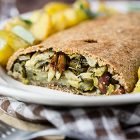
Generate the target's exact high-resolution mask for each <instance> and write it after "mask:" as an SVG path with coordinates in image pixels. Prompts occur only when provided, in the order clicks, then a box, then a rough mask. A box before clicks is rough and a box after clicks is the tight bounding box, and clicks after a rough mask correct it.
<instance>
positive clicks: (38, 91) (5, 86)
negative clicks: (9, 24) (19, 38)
mask: <svg viewBox="0 0 140 140" xmlns="http://www.w3.org/2000/svg"><path fill="white" fill-rule="evenodd" d="M30 14H31V13H29V14H25V15H24V17H28V16H30ZM5 22H6V21H4V22H1V23H0V28H2V27H3V24H4V23H5ZM0 94H2V95H5V96H11V97H14V98H16V99H18V100H20V101H25V102H30V103H37V104H44V105H55V106H103V105H121V104H127V103H138V102H140V93H136V94H124V95H112V96H81V95H73V94H69V93H65V92H61V91H57V90H51V89H48V88H42V87H37V86H30V85H23V84H22V83H20V82H18V81H16V80H14V79H12V78H11V77H9V76H8V75H7V74H6V72H5V70H4V69H2V68H1V67H0Z"/></svg>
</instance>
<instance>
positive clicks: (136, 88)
mask: <svg viewBox="0 0 140 140" xmlns="http://www.w3.org/2000/svg"><path fill="white" fill-rule="evenodd" d="M133 92H140V79H139V80H138V82H137V84H136V87H135V88H134V91H133Z"/></svg>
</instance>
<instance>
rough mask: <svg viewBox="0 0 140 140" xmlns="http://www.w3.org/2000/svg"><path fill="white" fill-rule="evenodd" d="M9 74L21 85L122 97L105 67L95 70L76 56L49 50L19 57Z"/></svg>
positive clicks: (91, 62)
mask: <svg viewBox="0 0 140 140" xmlns="http://www.w3.org/2000/svg"><path fill="white" fill-rule="evenodd" d="M9 74H10V75H12V76H13V77H14V78H16V79H19V80H21V81H22V82H23V83H25V84H33V83H36V84H37V85H40V86H43V85H47V84H53V85H57V86H66V87H67V88H73V89H75V90H76V91H77V90H78V91H79V93H84V92H88V93H92V92H96V93H98V94H106V95H111V94H123V93H125V90H124V88H123V87H122V86H121V85H120V84H119V82H118V81H116V80H115V79H113V78H112V77H113V76H112V74H110V73H109V72H108V68H107V66H99V65H98V63H97V61H96V60H94V59H91V58H88V57H86V58H85V57H84V56H82V55H80V54H65V53H63V52H55V51H53V50H52V49H49V50H47V51H45V52H36V53H33V54H26V55H21V56H19V57H18V59H17V60H16V62H15V64H14V65H13V67H12V69H11V71H10V72H9Z"/></svg>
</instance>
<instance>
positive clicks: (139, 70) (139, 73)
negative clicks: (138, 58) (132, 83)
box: [138, 67, 140, 79]
mask: <svg viewBox="0 0 140 140" xmlns="http://www.w3.org/2000/svg"><path fill="white" fill-rule="evenodd" d="M138 78H139V79H140V67H139V69H138Z"/></svg>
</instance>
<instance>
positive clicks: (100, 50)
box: [7, 13, 140, 95]
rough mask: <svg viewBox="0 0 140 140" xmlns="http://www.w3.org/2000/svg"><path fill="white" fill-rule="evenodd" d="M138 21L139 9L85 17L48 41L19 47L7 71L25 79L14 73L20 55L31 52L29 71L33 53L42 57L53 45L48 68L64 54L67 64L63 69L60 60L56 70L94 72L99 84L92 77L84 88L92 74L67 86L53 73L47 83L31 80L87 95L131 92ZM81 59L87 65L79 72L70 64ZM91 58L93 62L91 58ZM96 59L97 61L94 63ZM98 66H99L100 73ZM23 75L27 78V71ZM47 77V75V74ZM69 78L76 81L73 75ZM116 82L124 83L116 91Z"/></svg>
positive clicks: (138, 61)
mask: <svg viewBox="0 0 140 140" xmlns="http://www.w3.org/2000/svg"><path fill="white" fill-rule="evenodd" d="M139 25H140V13H130V14H121V15H120V14H119V15H116V16H113V17H108V18H100V19H97V20H90V21H86V22H84V23H81V24H80V25H77V26H75V27H73V28H71V29H67V30H65V31H62V32H59V33H57V34H55V35H53V36H51V37H50V38H48V39H47V40H46V41H45V42H43V43H41V44H39V45H36V46H32V47H29V48H27V49H20V50H18V51H17V52H16V53H15V54H14V55H13V56H12V57H11V58H10V59H9V61H8V64H7V71H8V73H9V74H10V75H11V76H13V77H14V78H16V79H18V80H20V81H22V78H21V77H20V76H17V75H16V76H15V75H14V74H13V67H14V65H15V63H17V60H18V59H19V57H20V56H24V55H28V54H31V55H30V57H29V59H28V60H26V62H25V64H23V65H24V68H25V71H26V69H28V70H29V69H30V66H31V64H32V63H33V62H32V61H30V60H31V59H32V60H33V58H34V57H39V56H38V54H39V55H40V54H41V53H44V52H49V51H50V49H51V51H50V52H51V55H52V56H50V58H49V61H48V62H47V66H48V65H49V68H50V66H52V67H53V68H54V67H55V66H54V63H53V62H52V59H53V60H54V58H55V57H54V55H56V57H57V64H58V60H59V58H60V60H61V58H63V57H64V58H65V59H66V64H65V65H64V63H63V64H61V63H60V66H61V68H62V67H63V69H61V68H60V69H59V67H58V65H59V64H58V65H57V66H56V67H55V68H54V71H55V72H56V71H58V72H59V73H60V75H61V76H62V75H63V74H64V75H65V76H66V75H67V71H68V72H69V71H70V72H73V73H74V74H75V76H77V77H78V78H79V77H80V78H81V77H82V76H83V73H88V74H89V73H90V74H91V73H92V74H93V75H92V76H91V75H90V76H91V77H92V78H93V79H94V78H96V80H97V81H98V84H97V83H96V82H95V81H94V80H93V83H94V84H93V86H90V87H89V84H88V88H87V87H86V88H85V85H84V89H83V86H81V82H85V81H86V83H87V81H88V82H89V79H90V82H89V83H90V84H91V79H92V78H91V77H88V78H89V79H88V78H87V77H86V78H85V77H84V78H83V77H82V78H81V79H80V80H79V81H78V80H77V81H78V82H76V83H75V85H77V84H78V86H75V85H73V84H71V83H70V84H69V85H68V86H67V85H61V84H59V85H57V81H58V79H57V78H56V79H57V80H56V81H55V78H54V77H53V80H52V79H51V81H50V80H49V82H48V81H47V82H46V83H45V82H44V83H40V82H39V81H38V80H33V79H32V80H30V82H29V84H34V85H39V86H47V87H48V86H49V87H51V88H53V89H59V90H63V91H65V90H66V89H68V92H73V91H74V92H75V93H82V94H83V93H84V94H86V95H90V94H92V93H94V94H96V93H97V90H98V89H99V91H100V93H101V94H112V93H114V94H123V93H126V92H131V91H132V90H133V88H134V85H135V83H136V81H137V69H138V67H139V66H140V26H139ZM50 52H49V53H50ZM34 53H36V54H34ZM73 54H76V55H77V56H74V57H73ZM60 56H61V57H60ZM32 57H33V58H32ZM67 57H69V58H67ZM81 59H82V60H83V61H86V64H81V63H80V64H81V68H84V70H83V71H82V72H80V73H79V71H78V73H77V71H76V72H75V68H73V67H72V68H71V66H70V64H71V62H74V61H75V60H76V62H79V60H81ZM89 59H90V60H91V61H92V62H90V61H89ZM77 60H78V61H77ZM28 61H29V62H28ZM43 61H44V60H43ZM67 61H69V62H67ZM64 62H65V61H64ZM94 62H95V63H96V64H95V65H92V64H93V63H94ZM18 63H19V60H18ZM91 63H92V64H91ZM87 64H88V65H87ZM82 65H83V66H82ZM43 67H44V66H43ZM49 68H48V67H47V70H46V72H48V71H49V70H48V69H49ZM85 69H86V70H85ZM97 69H100V70H99V71H100V72H99V74H98V72H97V71H98V70H97ZM102 69H103V70H102ZM73 70H74V71H73ZM76 70H77V69H76ZM35 71H36V70H35ZM65 71H66V73H65ZM102 71H103V72H102ZM79 75H80V76H79ZM81 75H82V76H81ZM86 75H87V74H86ZM103 76H104V77H105V79H107V77H109V81H112V79H113V80H115V82H110V83H108V81H107V82H105V81H103V82H102V79H103V78H104V77H103ZM55 77H57V76H55ZM66 77H67V76H66ZM24 78H27V79H28V74H27V75H26V76H25V77H24ZM46 78H48V76H47V77H46ZM59 78H60V77H59ZM60 79H61V78H60ZM85 79H86V80H85ZM87 79H88V80H87ZM68 80H72V81H73V82H75V80H74V79H68ZM52 81H53V82H52ZM70 82H71V81H70ZM79 83H80V86H79ZM95 83H96V84H95ZM110 85H111V86H110ZM112 85H113V86H112ZM114 85H115V86H116V85H117V86H118V85H119V86H120V87H121V88H120V87H119V88H118V89H119V91H117V92H114V91H116V90H118V89H117V88H116V87H114ZM79 87H80V88H79ZM110 87H111V88H110ZM102 89H104V90H102ZM120 90H121V92H120ZM95 91H96V92H95Z"/></svg>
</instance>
